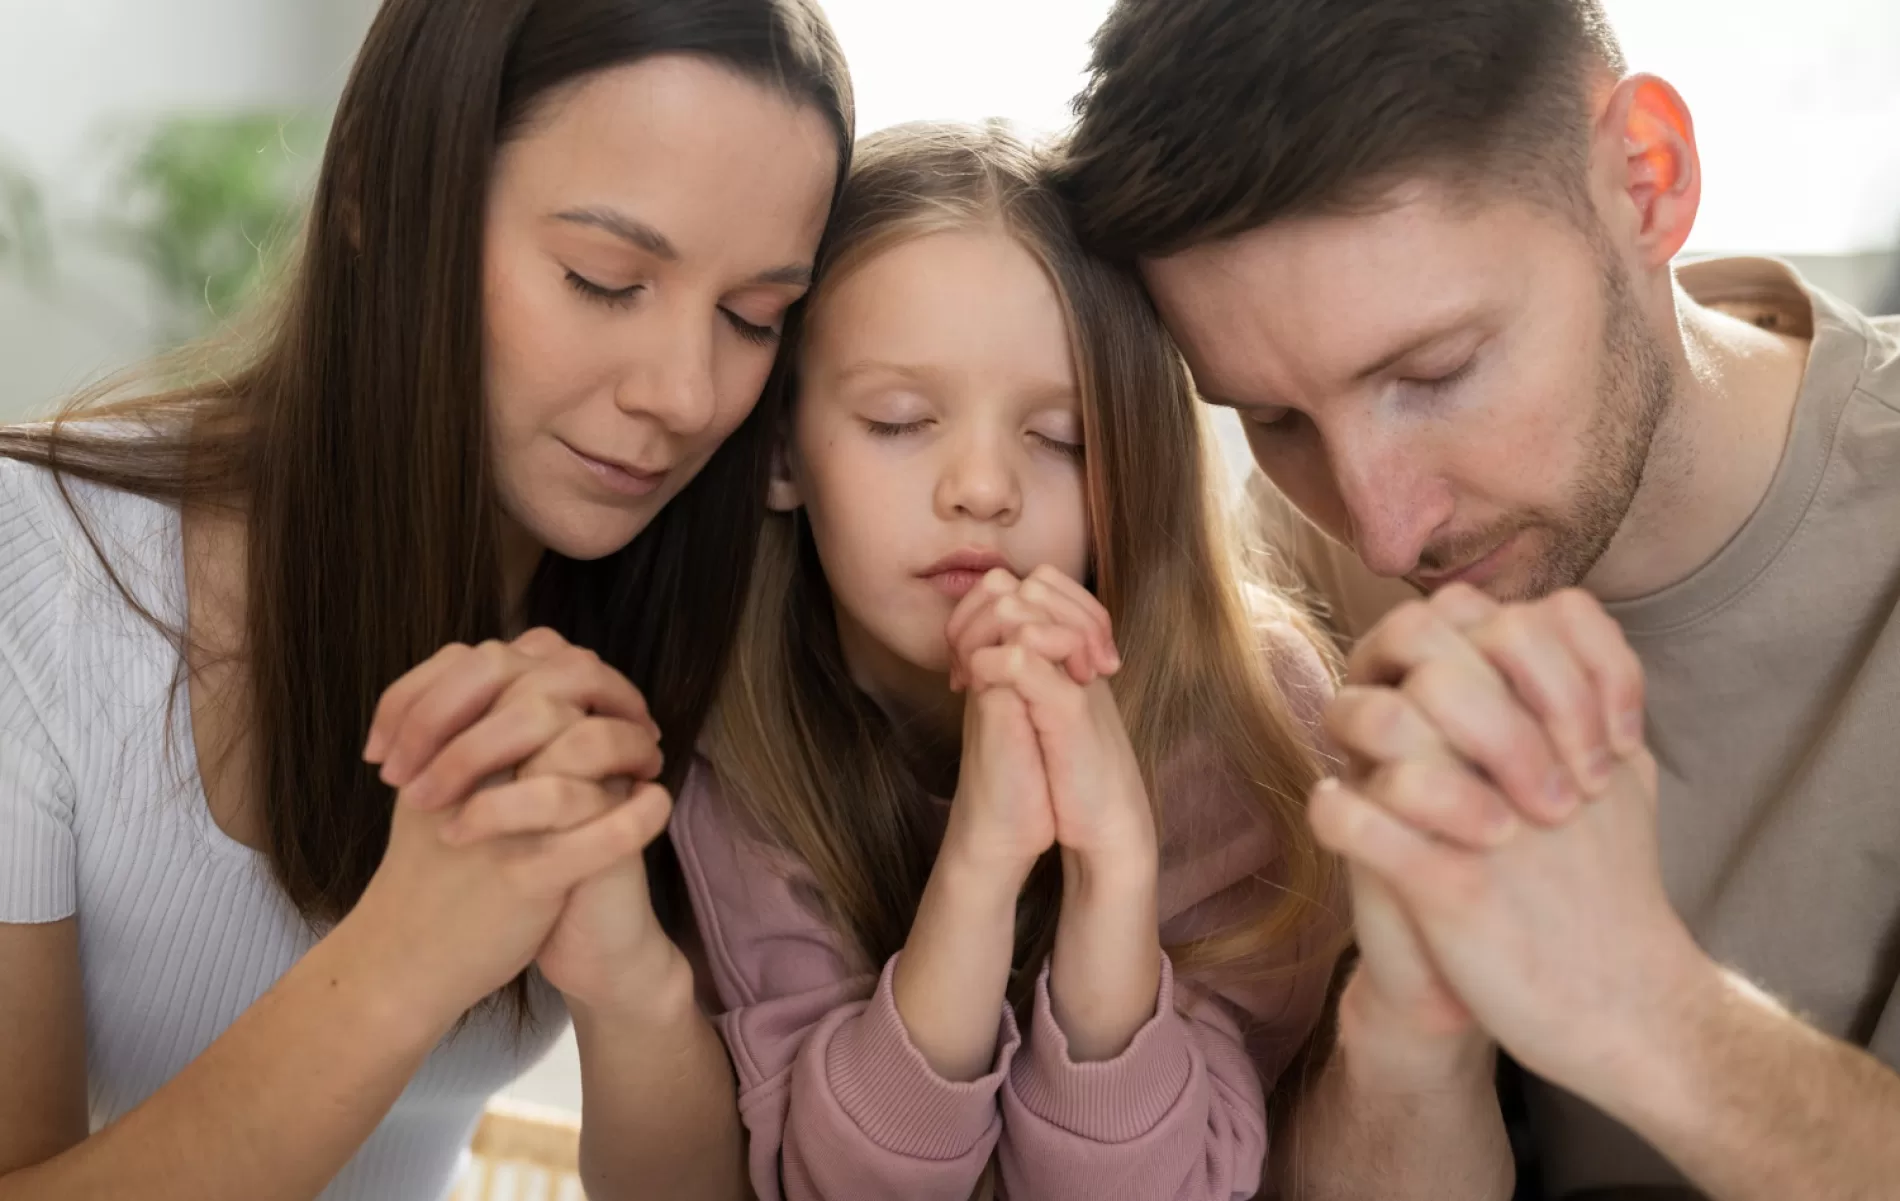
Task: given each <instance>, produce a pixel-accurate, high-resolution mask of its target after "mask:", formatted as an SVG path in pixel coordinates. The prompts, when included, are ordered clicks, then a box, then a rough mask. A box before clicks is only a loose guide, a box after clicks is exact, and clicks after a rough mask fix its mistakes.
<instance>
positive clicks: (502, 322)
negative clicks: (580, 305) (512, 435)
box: [482, 262, 591, 435]
mask: <svg viewBox="0 0 1900 1201" xmlns="http://www.w3.org/2000/svg"><path fill="white" fill-rule="evenodd" d="M566 299H567V298H566V297H563V296H561V295H559V294H558V293H551V292H550V291H549V289H548V288H547V287H545V286H543V285H541V284H540V282H539V281H537V280H536V279H535V278H534V277H533V276H531V275H529V274H528V273H526V272H522V271H515V270H512V269H511V268H510V266H509V264H507V263H506V262H502V263H498V264H495V265H492V266H491V267H490V268H489V271H488V282H487V288H486V292H485V301H486V309H485V312H484V331H483V365H482V369H483V375H484V386H485V390H486V392H487V398H488V412H489V420H490V421H491V423H492V424H493V428H494V429H495V430H496V431H497V433H500V434H504V435H505V434H507V433H509V432H511V431H521V430H525V429H528V428H531V427H533V426H534V425H536V424H538V423H539V422H540V420H542V419H543V418H545V417H546V416H548V415H549V414H550V413H552V412H554V411H557V410H559V409H560V408H561V407H562V406H563V405H564V404H565V403H566V401H567V399H568V398H569V397H570V396H573V395H575V394H578V393H579V392H582V391H584V389H585V385H584V382H583V381H585V380H586V379H588V378H589V375H590V371H591V366H590V364H591V354H590V350H589V348H588V347H587V346H586V345H585V342H584V340H583V339H580V338H577V337H576V336H575V332H576V329H577V323H576V322H575V321H573V320H572V319H571V317H569V315H568V314H567V313H566V312H565V310H564V305H565V303H566Z"/></svg>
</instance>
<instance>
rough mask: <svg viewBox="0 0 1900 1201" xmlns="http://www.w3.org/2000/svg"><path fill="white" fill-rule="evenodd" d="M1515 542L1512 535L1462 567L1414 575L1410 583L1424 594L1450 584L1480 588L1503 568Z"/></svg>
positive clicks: (1515, 539)
mask: <svg viewBox="0 0 1900 1201" xmlns="http://www.w3.org/2000/svg"><path fill="white" fill-rule="evenodd" d="M1516 541H1517V535H1516V534H1512V535H1511V536H1510V537H1508V538H1506V539H1505V540H1504V541H1502V542H1500V543H1498V544H1497V545H1496V546H1494V547H1492V548H1491V549H1490V550H1488V551H1486V552H1484V553H1483V554H1482V555H1479V556H1478V557H1477V558H1475V559H1473V560H1471V561H1470V562H1468V563H1466V564H1465V565H1464V566H1463V567H1459V568H1457V569H1455V570H1452V571H1442V572H1437V573H1435V574H1432V575H1416V576H1413V577H1412V583H1414V584H1415V585H1417V586H1418V587H1419V588H1421V589H1423V590H1425V591H1426V592H1437V591H1438V590H1439V589H1440V588H1444V587H1446V586H1447V585H1450V584H1469V585H1471V586H1472V587H1474V588H1482V587H1484V585H1485V583H1486V581H1488V580H1490V579H1491V577H1493V576H1495V575H1496V574H1497V573H1498V571H1499V570H1500V569H1501V568H1502V567H1503V566H1504V557H1505V553H1506V552H1507V551H1508V550H1509V549H1510V547H1511V545H1512V544H1513V543H1514V542H1516Z"/></svg>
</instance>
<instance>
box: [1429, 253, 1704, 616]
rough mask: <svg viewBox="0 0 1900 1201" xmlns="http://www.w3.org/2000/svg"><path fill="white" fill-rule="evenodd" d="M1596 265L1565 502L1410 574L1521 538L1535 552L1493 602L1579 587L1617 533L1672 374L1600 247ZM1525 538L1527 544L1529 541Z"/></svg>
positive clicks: (1523, 516)
mask: <svg viewBox="0 0 1900 1201" xmlns="http://www.w3.org/2000/svg"><path fill="white" fill-rule="evenodd" d="M1600 257H1601V259H1602V262H1603V303H1604V328H1603V347H1602V351H1601V354H1600V358H1599V363H1600V367H1599V380H1598V384H1597V411H1596V415H1595V416H1594V417H1593V418H1592V419H1591V422H1590V426H1589V428H1588V429H1587V430H1585V431H1584V435H1583V448H1582V449H1583V453H1582V456H1581V459H1580V462H1581V464H1582V467H1581V471H1580V473H1579V475H1578V478H1577V481H1576V486H1575V487H1574V488H1573V489H1572V490H1571V497H1570V501H1569V503H1567V504H1565V505H1564V506H1563V507H1562V508H1561V509H1527V510H1523V511H1520V512H1519V513H1517V514H1515V515H1514V516H1513V517H1512V518H1511V519H1509V520H1508V521H1506V522H1504V523H1502V524H1500V525H1497V526H1494V527H1492V528H1491V529H1489V530H1486V531H1484V532H1483V533H1481V534H1478V535H1476V536H1472V537H1466V538H1460V539H1458V540H1457V542H1456V543H1455V544H1452V543H1447V544H1443V545H1440V546H1435V547H1432V548H1430V549H1428V550H1427V551H1426V553H1425V554H1424V555H1423V556H1422V557H1421V558H1420V560H1419V571H1420V572H1421V573H1424V574H1439V573H1442V572H1444V571H1446V570H1452V569H1456V568H1457V567H1458V566H1460V565H1463V564H1467V563H1470V562H1472V561H1474V560H1475V559H1477V558H1479V557H1481V556H1483V555H1485V554H1486V553H1488V552H1490V551H1492V550H1495V549H1496V548H1497V547H1498V546H1499V545H1501V544H1502V543H1503V542H1504V541H1505V540H1506V539H1507V538H1510V537H1512V536H1514V535H1517V534H1520V533H1526V532H1528V535H1529V536H1528V537H1527V539H1526V541H1527V543H1530V544H1531V545H1533V546H1535V547H1536V549H1535V552H1534V553H1535V558H1533V559H1532V560H1531V561H1530V562H1529V563H1528V565H1527V567H1526V568H1525V569H1524V570H1523V572H1522V575H1521V578H1518V579H1515V580H1511V581H1509V582H1508V583H1506V582H1505V581H1499V582H1500V584H1503V585H1504V587H1503V588H1502V590H1501V591H1497V592H1496V595H1497V596H1498V599H1499V600H1529V599H1532V598H1535V597H1540V596H1548V595H1549V594H1550V593H1552V592H1556V591H1559V590H1561V589H1564V588H1570V587H1574V586H1575V585H1577V584H1580V583H1582V582H1583V579H1584V577H1586V576H1588V575H1589V574H1590V572H1591V569H1593V568H1594V567H1595V566H1596V565H1597V561H1598V560H1599V559H1601V558H1602V557H1603V554H1604V552H1605V551H1606V550H1608V549H1609V546H1610V542H1611V540H1612V539H1614V538H1615V537H1616V532H1617V530H1619V529H1620V528H1622V525H1623V520H1624V518H1625V517H1626V516H1628V514H1629V511H1630V506H1631V505H1632V504H1633V503H1634V502H1635V500H1636V495H1637V492H1638V491H1639V490H1640V489H1641V488H1642V485H1643V475H1644V471H1645V470H1646V469H1647V468H1648V466H1649V463H1650V458H1651V452H1652V450H1653V448H1654V444H1655V440H1656V431H1657V428H1658V427H1659V426H1660V425H1661V424H1662V419H1663V415H1664V414H1665V413H1666V412H1668V410H1669V406H1670V402H1671V401H1672V400H1673V399H1674V396H1675V374H1674V372H1673V371H1672V370H1671V368H1670V364H1669V357H1668V356H1667V355H1666V354H1665V353H1664V352H1663V348H1662V345H1661V343H1660V342H1659V341H1658V340H1657V338H1656V336H1655V334H1654V333H1652V332H1651V331H1650V330H1649V328H1648V327H1647V326H1646V325H1645V324H1644V322H1643V315H1642V312H1641V310H1640V309H1639V308H1638V307H1637V304H1636V298H1635V296H1634V295H1633V294H1632V292H1631V290H1630V286H1629V281H1628V279H1627V278H1626V277H1625V275H1624V273H1623V270H1622V268H1621V266H1620V265H1619V264H1617V263H1616V261H1615V260H1614V259H1613V258H1612V257H1611V256H1610V253H1609V251H1608V250H1607V249H1605V250H1603V251H1602V252H1601V254H1600ZM1532 539H1534V540H1535V541H1534V542H1532V541H1531V540H1532Z"/></svg>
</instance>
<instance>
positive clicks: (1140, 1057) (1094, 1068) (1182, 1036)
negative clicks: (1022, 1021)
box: [1009, 955, 1194, 1143]
mask: <svg viewBox="0 0 1900 1201" xmlns="http://www.w3.org/2000/svg"><path fill="white" fill-rule="evenodd" d="M1156 994H1157V995H1156V997H1155V1012H1154V1016H1153V1017H1151V1018H1149V1019H1148V1021H1147V1023H1146V1024H1145V1025H1143V1026H1142V1027H1141V1029H1140V1030H1138V1031H1136V1032H1135V1037H1134V1039H1133V1041H1131V1042H1130V1043H1129V1044H1128V1047H1127V1049H1126V1050H1124V1051H1123V1052H1122V1053H1121V1054H1120V1055H1118V1056H1116V1057H1115V1058H1114V1059H1109V1060H1104V1061H1102V1062H1100V1063H1076V1062H1075V1061H1074V1060H1072V1059H1070V1058H1069V1040H1068V1036H1067V1035H1065V1034H1063V1032H1062V1027H1061V1026H1059V1025H1057V1024H1056V1018H1055V1012H1054V1010H1053V1009H1052V1008H1051V1006H1050V1002H1049V967H1048V965H1047V964H1044V965H1043V969H1042V975H1041V976H1040V977H1039V978H1038V979H1037V981H1036V1002H1035V1013H1034V1016H1033V1017H1032V1018H1031V1024H1030V1032H1029V1046H1028V1047H1027V1048H1026V1050H1025V1051H1024V1053H1023V1054H1021V1055H1019V1056H1017V1057H1016V1060H1015V1063H1014V1064H1012V1065H1011V1067H1010V1069H1009V1087H1010V1091H1011V1092H1012V1093H1014V1094H1015V1095H1016V1098H1017V1100H1019V1101H1021V1102H1022V1104H1023V1106H1024V1108H1026V1109H1028V1110H1029V1111H1030V1112H1031V1113H1033V1114H1035V1115H1036V1116H1038V1117H1040V1118H1042V1119H1043V1120H1044V1121H1046V1122H1048V1123H1050V1124H1051V1125H1053V1126H1056V1127H1059V1128H1060V1129H1063V1130H1066V1131H1069V1132H1070V1133H1072V1134H1076V1135H1080V1136H1081V1137H1083V1138H1086V1139H1090V1140H1092V1141H1094V1142H1098V1143H1125V1142H1130V1141H1132V1140H1134V1139H1137V1138H1140V1137H1142V1136H1143V1135H1145V1134H1147V1133H1148V1132H1149V1131H1151V1130H1153V1129H1154V1128H1155V1127H1156V1126H1157V1125H1158V1124H1159V1123H1160V1122H1161V1119H1162V1118H1163V1117H1165V1116H1166V1115H1167V1113H1168V1111H1169V1110H1171V1109H1173V1108H1174V1106H1175V1105H1176V1103H1177V1102H1179V1100H1180V1098H1181V1094H1182V1092H1183V1091H1184V1090H1185V1089H1186V1088H1187V1085H1188V1080H1189V1078H1190V1077H1191V1076H1192V1075H1193V1072H1194V1055H1193V1049H1192V1047H1191V1045H1190V1043H1191V1040H1190V1039H1189V1036H1188V1032H1187V1024H1186V1023H1185V1022H1183V1021H1182V1020H1181V1016H1180V1015H1179V1014H1177V1013H1175V1011H1174V965H1173V964H1172V963H1170V962H1169V961H1168V957H1167V956H1166V955H1163V956H1162V957H1161V985H1160V988H1159V989H1157V990H1156Z"/></svg>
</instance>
